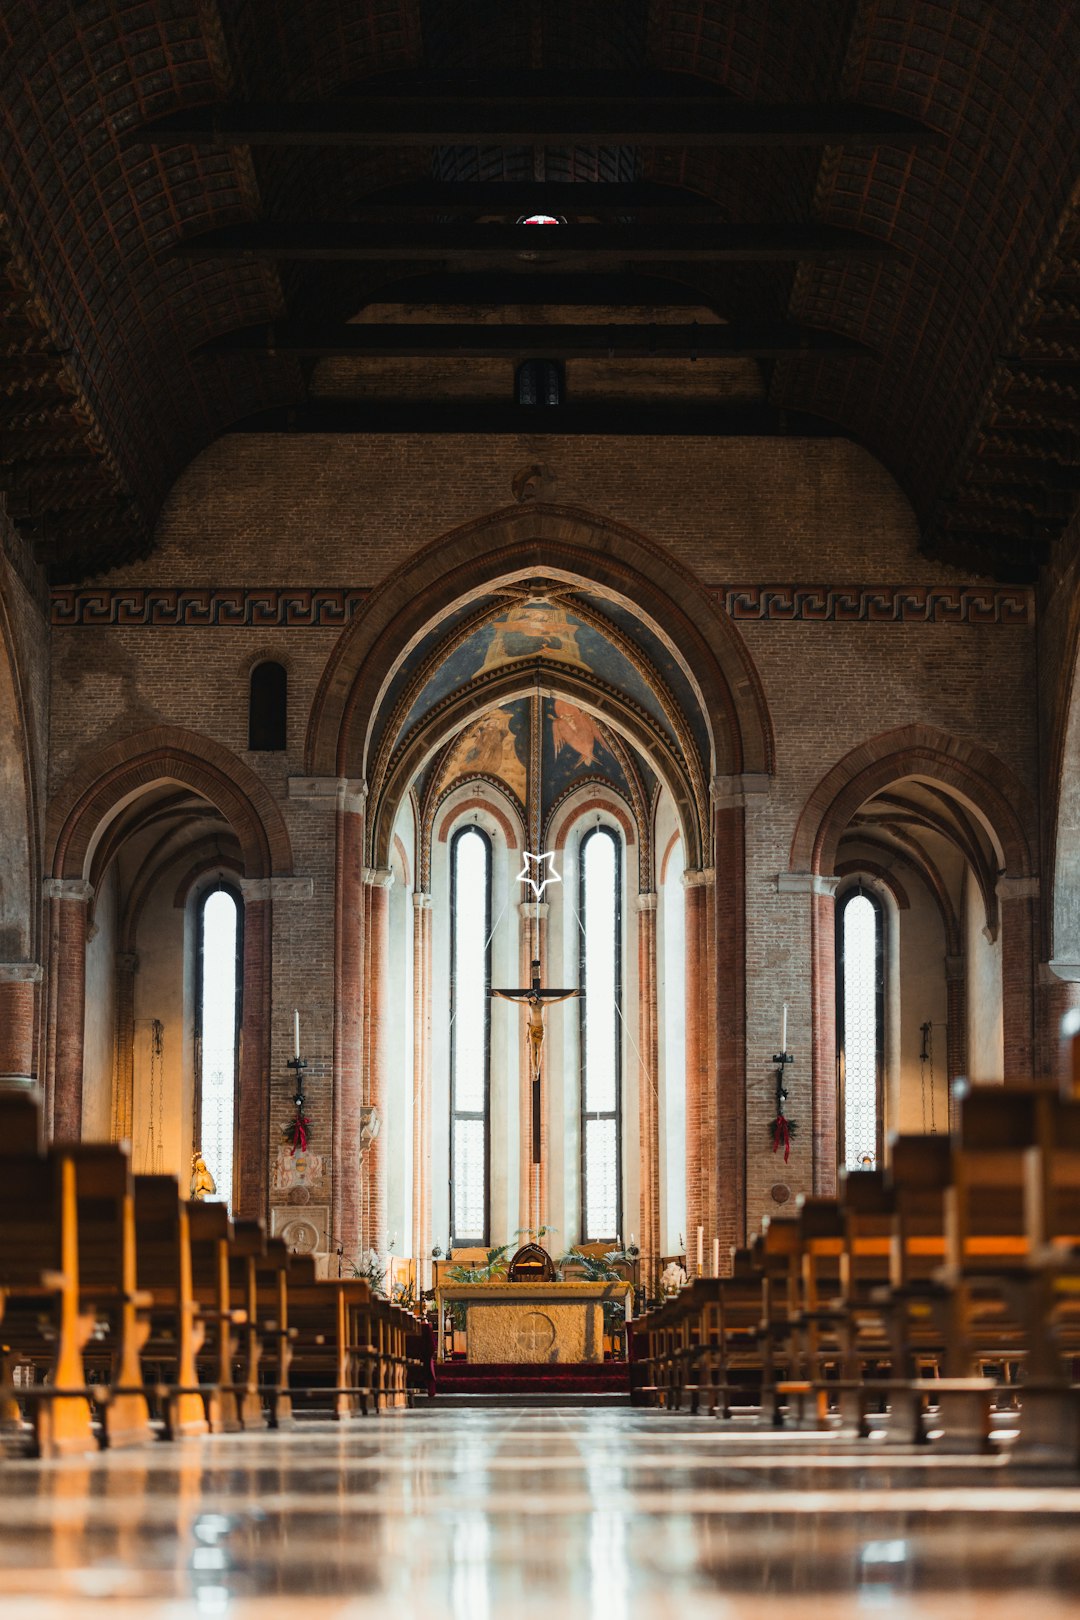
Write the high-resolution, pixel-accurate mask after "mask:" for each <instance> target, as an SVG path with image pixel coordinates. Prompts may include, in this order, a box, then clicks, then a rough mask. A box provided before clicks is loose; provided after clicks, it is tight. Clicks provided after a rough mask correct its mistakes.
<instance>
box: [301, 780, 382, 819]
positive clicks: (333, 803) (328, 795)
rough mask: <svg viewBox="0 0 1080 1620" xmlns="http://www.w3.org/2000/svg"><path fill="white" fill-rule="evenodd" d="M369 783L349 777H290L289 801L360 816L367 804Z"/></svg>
mask: <svg viewBox="0 0 1080 1620" xmlns="http://www.w3.org/2000/svg"><path fill="white" fill-rule="evenodd" d="M367 792H368V789H367V783H366V782H361V781H357V780H355V779H353V778H352V777H348V776H290V777H289V801H290V803H293V804H311V805H315V806H317V807H320V808H322V809H324V810H346V811H348V812H349V813H350V814H352V815H359V814H360V813H361V812H362V810H363V808H364V805H365V803H366V802H367Z"/></svg>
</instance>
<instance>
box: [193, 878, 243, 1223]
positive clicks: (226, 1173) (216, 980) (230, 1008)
mask: <svg viewBox="0 0 1080 1620" xmlns="http://www.w3.org/2000/svg"><path fill="white" fill-rule="evenodd" d="M240 944H241V911H240V900H239V897H238V896H237V895H236V894H235V893H234V891H233V890H232V889H214V890H212V891H211V892H210V893H209V894H207V895H206V896H205V897H204V899H203V902H202V905H201V907H200V909H199V973H198V1012H197V1028H196V1034H197V1046H196V1051H197V1054H198V1070H199V1072H198V1085H197V1087H196V1092H195V1109H196V1118H195V1144H196V1146H197V1147H198V1148H200V1149H201V1151H202V1156H203V1158H204V1159H205V1160H206V1167H207V1169H208V1170H209V1171H210V1174H211V1175H212V1176H213V1178H214V1181H215V1182H216V1183H217V1192H216V1194H215V1195H214V1196H215V1197H216V1198H217V1199H219V1200H220V1201H221V1202H222V1203H223V1204H227V1205H228V1206H229V1208H230V1209H231V1208H232V1195H233V1142H234V1129H233V1125H234V1120H235V1116H236V1084H237V1055H238V1048H239V1039H238V1035H239V1029H240Z"/></svg>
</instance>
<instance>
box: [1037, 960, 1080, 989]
mask: <svg viewBox="0 0 1080 1620" xmlns="http://www.w3.org/2000/svg"><path fill="white" fill-rule="evenodd" d="M1039 965H1040V967H1046V968H1047V969H1048V970H1049V971H1050V973H1052V974H1053V976H1054V978H1055V979H1060V980H1061V982H1062V983H1064V984H1080V962H1062V961H1058V960H1057V959H1055V960H1053V961H1051V962H1045V963H1040V964H1039Z"/></svg>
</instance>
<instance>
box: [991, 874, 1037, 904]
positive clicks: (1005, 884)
mask: <svg viewBox="0 0 1080 1620" xmlns="http://www.w3.org/2000/svg"><path fill="white" fill-rule="evenodd" d="M994 893H995V894H996V895H997V897H998V899H999V900H1037V899H1038V898H1039V880H1038V878H1037V877H999V878H998V880H997V887H996V888H995V890H994Z"/></svg>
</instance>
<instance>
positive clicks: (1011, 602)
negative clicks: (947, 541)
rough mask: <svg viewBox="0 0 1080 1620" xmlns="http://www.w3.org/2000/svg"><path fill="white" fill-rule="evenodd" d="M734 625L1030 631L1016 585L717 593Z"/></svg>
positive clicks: (1025, 599)
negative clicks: (919, 626)
mask: <svg viewBox="0 0 1080 1620" xmlns="http://www.w3.org/2000/svg"><path fill="white" fill-rule="evenodd" d="M720 600H721V602H722V605H723V607H724V609H725V610H726V612H727V613H728V614H730V616H731V617H732V618H733V619H734V620H736V621H737V622H746V621H754V622H760V621H765V622H769V623H774V624H775V623H781V624H886V625H890V624H891V625H896V624H901V625H909V624H972V625H1014V626H1015V625H1021V626H1025V625H1031V624H1034V622H1035V595H1034V592H1033V591H1030V590H1027V589H1025V588H1024V587H1023V586H1020V585H1007V586H1006V585H840V586H836V585H736V586H731V587H730V588H728V589H725V590H724V591H723V592H722V593H720Z"/></svg>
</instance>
